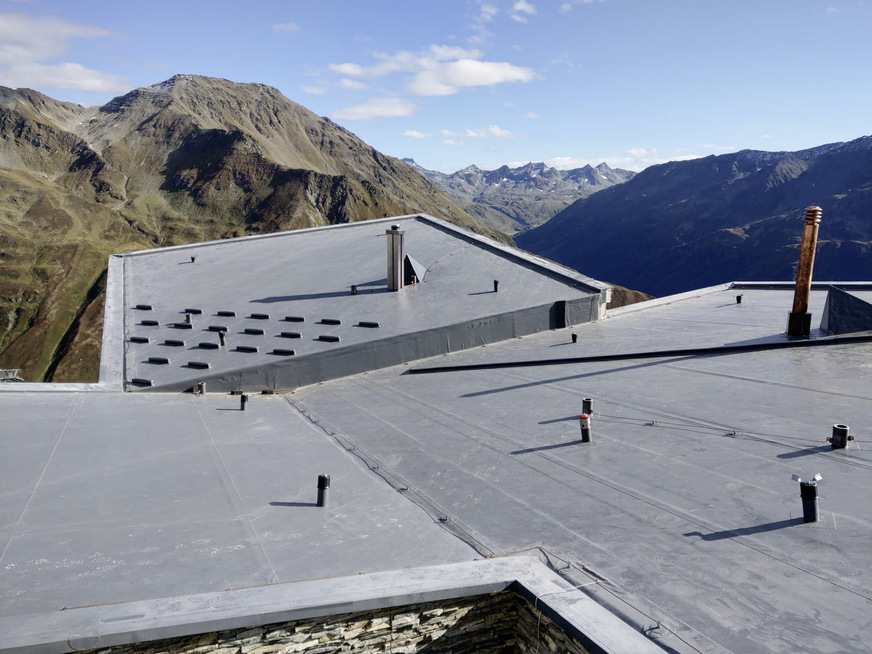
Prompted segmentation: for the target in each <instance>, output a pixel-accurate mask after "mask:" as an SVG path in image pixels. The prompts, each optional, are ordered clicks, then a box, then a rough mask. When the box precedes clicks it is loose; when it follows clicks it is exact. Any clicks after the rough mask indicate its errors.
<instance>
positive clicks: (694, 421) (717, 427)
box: [493, 364, 869, 468]
mask: <svg viewBox="0 0 872 654" xmlns="http://www.w3.org/2000/svg"><path fill="white" fill-rule="evenodd" d="M664 365H665V364H664ZM493 374H496V375H501V376H504V377H509V378H510V379H518V380H523V381H526V382H529V383H534V380H531V379H530V378H529V377H524V376H523V375H519V374H517V373H509V372H506V371H505V370H501V371H499V372H493ZM575 377H576V376H575V375H574V376H571V377H561V378H559V381H563V380H567V379H573V378H575ZM536 383H539V382H536ZM547 386H548V387H549V388H551V389H553V390H557V391H559V392H562V393H567V394H569V395H573V396H577V395H578V392H577V391H576V390H574V389H571V388H567V387H563V386H561V385H560V384H558V383H553V382H550V383H548V384H547ZM594 399H595V400H597V401H598V402H605V403H607V404H611V405H613V406H616V407H619V408H625V409H630V410H632V411H638V412H640V413H645V412H647V413H650V414H653V415H656V416H660V417H667V418H672V419H673V420H680V421H684V424H681V423H675V425H670V427H672V428H673V429H674V430H682V428H684V429H683V430H689V429H690V428H695V429H705V430H711V431H722V432H727V433H729V432H732V433H734V434H736V435H747V436H750V437H757V438H760V440H765V439H766V438H780V439H782V440H789V441H802V442H808V443H823V442H825V441H821V440H815V439H803V438H794V437H791V436H782V435H780V434H765V433H761V432H754V431H752V430H748V429H744V428H740V427H735V426H730V425H721V424H715V423H711V422H706V421H701V420H699V419H698V418H692V417H688V416H679V415H675V414H671V413H666V412H663V411H659V410H657V409H653V408H651V407H646V406H642V405H634V404H627V403H626V402H617V401H615V400H612V399H609V398H608V397H607V396H598V397H595V398H594ZM600 415H602V414H601V413H597V412H595V413H594V418H596V417H597V416H600ZM609 417H615V418H617V417H618V416H609ZM627 419H630V420H639V421H642V420H645V421H648V422H656V421H655V420H653V419H650V418H647V417H646V418H627ZM653 426H660V424H657V425H653ZM855 440H856V439H855ZM767 442H771V441H767ZM861 442H862V441H861ZM776 444H778V445H783V443H776ZM838 461H839V462H840V463H842V464H844V465H852V466H855V467H861V468H867V467H869V466H867V464H865V463H862V462H860V461H856V460H851V459H838Z"/></svg>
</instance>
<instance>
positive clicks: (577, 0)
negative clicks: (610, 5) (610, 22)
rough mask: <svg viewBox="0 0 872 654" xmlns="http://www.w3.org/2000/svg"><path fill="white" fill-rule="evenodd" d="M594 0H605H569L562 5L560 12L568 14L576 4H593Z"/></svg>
mask: <svg viewBox="0 0 872 654" xmlns="http://www.w3.org/2000/svg"><path fill="white" fill-rule="evenodd" d="M594 2H603V0H567V1H566V2H564V3H563V4H562V5H560V9H559V10H558V11H560V13H562V14H568V13H569V12H570V11H572V9H573V8H574V7H575V5H592V4H593V3H594Z"/></svg>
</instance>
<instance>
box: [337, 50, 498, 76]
mask: <svg viewBox="0 0 872 654" xmlns="http://www.w3.org/2000/svg"><path fill="white" fill-rule="evenodd" d="M481 56H482V53H481V52H480V51H479V50H469V49H466V48H461V47H457V46H448V45H431V46H430V47H429V48H427V49H426V50H422V51H421V52H409V51H408V50H400V51H398V52H394V53H393V54H386V53H384V52H376V53H375V54H374V55H373V57H375V59H377V60H378V63H376V64H375V65H373V66H361V65H360V64H354V63H342V64H329V65H328V66H327V68H328V69H329V70H330V71H331V72H334V73H339V74H340V75H348V76H350V77H383V76H385V75H391V74H393V73H415V72H418V71H421V70H427V69H430V68H433V67H436V66H438V65H439V63H440V62H443V61H450V60H452V59H462V58H471V59H478V58H479V57H481Z"/></svg>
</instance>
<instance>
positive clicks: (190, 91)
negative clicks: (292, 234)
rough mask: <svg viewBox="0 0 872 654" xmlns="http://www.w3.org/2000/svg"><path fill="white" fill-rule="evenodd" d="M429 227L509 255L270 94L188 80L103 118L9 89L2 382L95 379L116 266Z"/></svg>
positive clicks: (0, 204) (385, 161)
mask: <svg viewBox="0 0 872 654" xmlns="http://www.w3.org/2000/svg"><path fill="white" fill-rule="evenodd" d="M416 212H426V213H431V214H433V215H436V216H439V217H440V218H443V219H444V220H448V221H451V222H454V223H456V224H459V225H462V226H465V227H469V228H471V229H475V230H477V231H480V232H483V233H485V234H487V235H489V236H493V237H496V238H499V239H501V240H503V241H505V242H508V241H509V239H508V238H507V237H505V236H503V235H502V234H499V233H497V232H494V231H493V230H489V229H488V228H486V227H482V226H481V225H480V224H479V223H478V222H477V221H476V220H475V219H473V218H472V217H470V216H469V215H468V214H466V213H465V212H464V210H463V209H462V208H460V206H458V203H457V202H456V201H455V200H454V199H452V198H451V197H449V196H448V195H447V194H446V193H445V192H444V191H442V190H441V189H440V188H438V187H437V186H436V185H435V184H433V183H431V182H429V181H427V180H425V179H422V178H421V176H420V175H419V174H418V173H416V172H415V171H413V170H412V169H411V168H410V167H409V166H407V165H406V164H404V163H403V162H402V161H400V160H398V159H394V158H392V157H388V156H385V155H383V154H381V153H380V152H377V151H376V150H374V149H373V148H372V147H370V146H369V145H367V144H366V143H364V142H363V141H361V140H360V139H358V138H357V137H356V136H354V134H352V133H351V132H349V131H347V130H345V129H343V128H342V127H340V126H339V125H336V124H335V123H333V122H331V121H330V120H328V119H325V118H319V117H318V116H316V115H315V114H313V113H312V112H310V111H309V110H307V109H306V108H304V107H302V106H301V105H299V104H296V103H294V102H292V101H290V100H288V99H287V98H285V97H284V96H283V95H281V93H279V92H278V91H277V90H276V89H274V88H271V87H269V86H265V85H262V84H238V83H233V82H229V81H227V80H222V79H214V78H206V77H199V76H194V75H177V76H175V77H173V78H172V79H169V80H167V81H166V82H163V83H161V84H157V85H154V86H150V87H147V88H141V89H137V90H134V91H131V92H130V93H128V94H126V95H123V96H121V97H118V98H115V99H114V100H112V101H111V102H109V103H107V104H105V105H103V106H101V107H90V108H86V107H82V106H80V105H76V104H70V103H65V102H58V101H56V100H53V99H51V98H49V97H47V96H45V95H42V94H40V93H37V92H35V91H31V90H27V89H19V90H13V89H9V88H5V87H0V264H2V268H3V275H2V277H0V368H21V369H22V373H21V374H22V376H23V377H24V378H25V379H28V380H35V381H36V380H45V381H50V380H56V381H64V380H75V381H82V380H88V379H96V377H97V369H98V363H99V348H100V334H101V326H102V322H101V321H102V307H103V290H102V289H103V285H104V283H105V277H104V275H105V270H106V265H107V259H108V256H109V254H111V253H113V252H124V251H130V250H136V249H142V248H148V247H157V246H169V245H177V244H182V243H190V242H195V241H203V240H210V239H218V238H226V237H233V236H242V235H246V234H253V233H263V232H274V231H279V230H286V229H295V228H300V227H311V226H318V225H327V224H330V223H341V222H346V221H354V220H366V219H371V218H381V217H384V216H392V215H401V214H407V213H416Z"/></svg>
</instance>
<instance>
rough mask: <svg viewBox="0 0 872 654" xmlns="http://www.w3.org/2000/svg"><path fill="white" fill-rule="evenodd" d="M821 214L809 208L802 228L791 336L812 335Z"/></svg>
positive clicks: (789, 318) (818, 210) (790, 328)
mask: <svg viewBox="0 0 872 654" xmlns="http://www.w3.org/2000/svg"><path fill="white" fill-rule="evenodd" d="M821 213H822V211H821V208H820V207H808V208H806V210H805V226H803V228H802V241H801V242H800V244H799V264H798V265H797V267H796V290H795V291H794V294H793V311H791V312H790V314H789V315H788V317H787V333H788V334H789V335H790V336H806V337H807V336H809V335H810V334H811V314H810V313H809V312H808V296H809V294H810V292H811V272H812V268H813V267H814V251H815V247H817V238H818V228H819V226H820V224H821Z"/></svg>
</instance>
